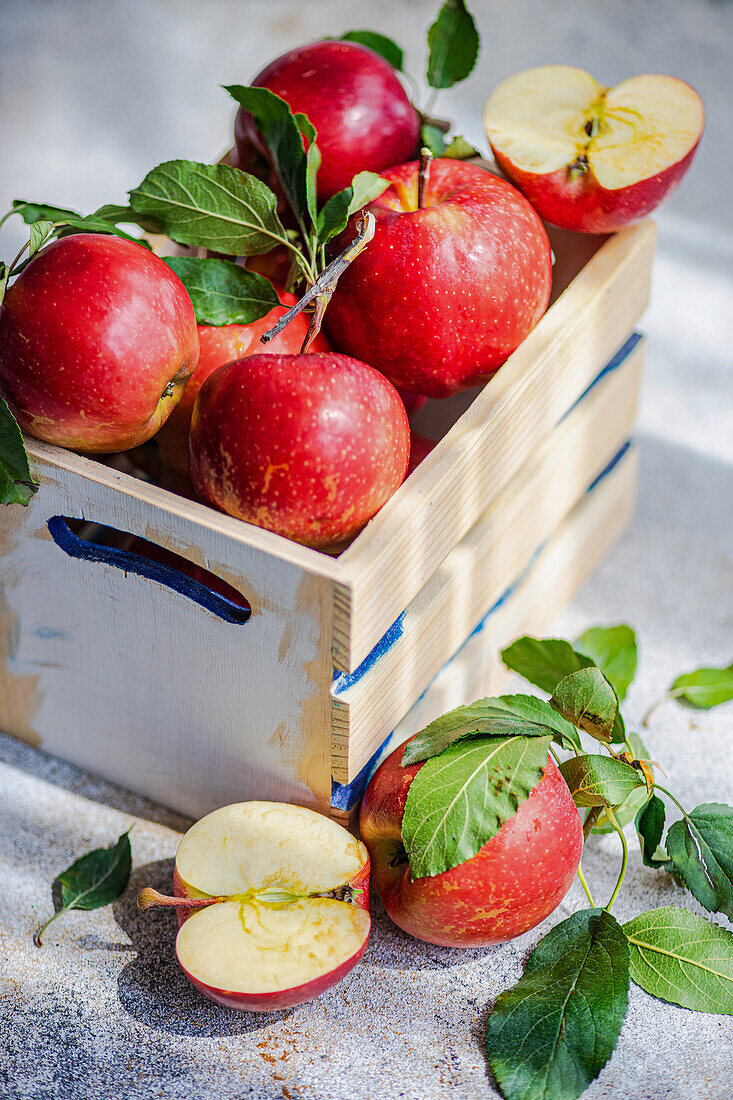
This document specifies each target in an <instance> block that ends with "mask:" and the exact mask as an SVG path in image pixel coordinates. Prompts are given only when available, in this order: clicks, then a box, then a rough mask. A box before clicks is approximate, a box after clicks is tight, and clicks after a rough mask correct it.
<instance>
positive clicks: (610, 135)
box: [484, 65, 705, 233]
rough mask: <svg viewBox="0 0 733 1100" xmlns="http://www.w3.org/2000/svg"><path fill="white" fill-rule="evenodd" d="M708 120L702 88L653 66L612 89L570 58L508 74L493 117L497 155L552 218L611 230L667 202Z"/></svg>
mask: <svg viewBox="0 0 733 1100" xmlns="http://www.w3.org/2000/svg"><path fill="white" fill-rule="evenodd" d="M704 124H705V111H704V108H703V104H702V100H701V99H700V97H699V95H698V94H697V92H696V91H695V90H694V88H691V87H690V85H689V84H685V82H684V81H683V80H678V79H677V78H676V77H673V76H663V75H660V74H658V73H646V74H644V75H642V76H633V77H631V78H630V79H629V80H624V81H623V82H622V83H621V84H617V85H616V87H615V88H604V87H603V86H602V85H600V84H598V82H597V81H595V80H594V79H593V77H592V76H591V75H590V73H587V72H585V71H584V70H583V69H576V68H573V67H572V66H570V65H545V66H542V67H541V68H537V69H528V70H526V71H525V72H522V73H517V75H516V76H512V77H510V78H509V79H508V80H505V81H504V82H503V83H502V84H500V85H499V87H498V88H496V90H495V91H494V92H493V93H492V94H491V95H490V96H489V99H488V100H487V102H486V107H485V109H484V125H485V127H486V134H487V137H488V139H489V141H490V143H491V148H492V150H493V152H494V156H495V158H496V162H497V164H498V165H499V167H500V168H501V170H502V171H503V172H504V174H505V175H506V176H507V178H508V179H510V180H511V181H512V183H513V184H515V185H516V186H517V187H518V188H519V189H520V191H522V193H523V194H524V195H526V196H527V198H528V199H529V201H530V202H531V203H532V205H533V206H534V207H535V209H536V210H537V211H538V213H539V214H540V215H541V216H542V217H543V218H544V219H545V220H546V221H548V222H552V223H553V225H557V226H559V227H560V228H561V229H573V230H576V231H578V232H581V233H610V232H612V231H613V230H615V229H621V228H622V227H623V226H625V225H630V224H631V223H632V222H635V221H639V219H641V218H644V217H646V216H647V214H650V213H651V212H652V210H655V209H656V207H657V206H659V204H660V202H661V201H662V199H664V198H665V197H666V196H667V195H668V194H670V192H671V191H673V190H674V188H675V187H676V186H677V184H678V183H679V182H680V180H681V179H682V177H683V176H684V174H685V172H686V171H687V169H688V168H689V167H690V164H691V163H692V158H693V156H694V155H695V150H696V149H697V145H698V142H699V141H700V138H701V136H702V131H703V126H704Z"/></svg>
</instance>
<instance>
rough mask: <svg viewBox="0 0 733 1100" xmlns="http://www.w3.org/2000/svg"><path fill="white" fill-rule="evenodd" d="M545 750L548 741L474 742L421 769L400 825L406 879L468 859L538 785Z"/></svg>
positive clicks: (457, 746) (459, 744) (457, 745)
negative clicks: (406, 861)
mask: <svg viewBox="0 0 733 1100" xmlns="http://www.w3.org/2000/svg"><path fill="white" fill-rule="evenodd" d="M549 744H550V738H549V737H501V738H499V737H477V738H471V739H470V740H468V741H459V742H457V743H455V744H452V745H450V746H449V747H448V748H447V749H446V750H445V751H444V752H443V753H441V755H440V756H436V757H433V758H432V759H430V760H428V761H427V762H426V763H425V764H423V766H422V768H421V769H420V771H419V772H418V773H417V775H416V776H415V778H414V779H413V781H412V783H411V784H410V789H409V791H408V792H407V801H406V803H405V813H404V817H403V819H402V840H403V843H404V845H405V848H406V850H407V854H408V856H409V859H410V868H411V871H412V877H413V878H427V877H431V876H433V875H439V874H441V872H442V871H448V870H450V868H451V867H456V866H457V865H458V864H459V863H465V862H466V860H468V859H472V858H473V856H475V855H476V853H477V852H478V851H479V849H480V848H482V847H483V845H484V844H486V842H487V841H488V840H491V838H492V836H494V835H495V834H496V833H498V831H499V829H500V828H501V826H502V825H503V824H504V822H505V821H506V820H508V818H510V817H512V816H513V815H514V814H515V813H516V810H517V807H518V806H519V804H520V802H522V801H523V800H524V799H525V798H527V797H528V796H529V794H530V793H531V791H532V790H533V789H534V788H535V787H536V786H537V784H538V783H539V782H540V780H541V779H542V776H543V774H544V769H545V767H546V765H547V750H548V746H549Z"/></svg>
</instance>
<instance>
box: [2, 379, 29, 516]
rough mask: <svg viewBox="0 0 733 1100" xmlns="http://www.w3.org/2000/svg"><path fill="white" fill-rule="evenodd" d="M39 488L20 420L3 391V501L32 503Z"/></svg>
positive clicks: (6, 502) (5, 502)
mask: <svg viewBox="0 0 733 1100" xmlns="http://www.w3.org/2000/svg"><path fill="white" fill-rule="evenodd" d="M37 490H38V483H37V482H36V481H34V480H33V477H32V475H31V471H30V466H29V465H28V455H27V454H26V449H25V443H24V442H23V436H22V435H21V431H20V428H19V427H18V422H17V421H16V419H15V417H14V416H13V414H12V413H11V411H10V409H9V408H8V405H7V402H6V401H5V399H4V398H3V396H2V395H1V394H0V504H24V505H25V504H29V503H30V499H31V497H32V496H33V494H34V493H35V492H37Z"/></svg>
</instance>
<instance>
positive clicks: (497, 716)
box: [402, 695, 579, 767]
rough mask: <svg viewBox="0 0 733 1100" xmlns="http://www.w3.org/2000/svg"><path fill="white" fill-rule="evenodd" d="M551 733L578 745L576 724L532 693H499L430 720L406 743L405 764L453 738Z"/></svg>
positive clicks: (429, 754)
mask: <svg viewBox="0 0 733 1100" xmlns="http://www.w3.org/2000/svg"><path fill="white" fill-rule="evenodd" d="M487 734H488V735H490V736H497V737H507V736H510V735H511V736H514V735H516V736H520V737H548V736H550V737H552V738H553V739H554V740H555V741H557V742H558V743H559V744H561V745H564V746H565V747H572V746H573V745H578V744H579V741H578V734H577V731H576V729H575V727H574V726H572V725H571V724H570V723H569V722H567V721H566V720H565V719H564V718H563V717H562V715H560V714H558V713H557V712H556V711H554V710H553V709H552V707H551V706H550V704H549V703H547V702H545V700H544V699H537V698H536V697H535V696H533V695H500V696H498V697H496V698H487V699H477V700H476V702H474V703H470V704H469V705H468V706H463V707H456V708H455V709H454V710H451V711H449V712H448V713H447V714H443V715H441V717H440V718H436V719H435V720H434V721H433V722H430V723H429V725H427V726H426V727H425V728H424V729H423V730H420V732H419V733H417V734H416V735H415V737H413V738H411V739H410V741H408V742H407V745H406V746H405V751H404V754H403V757H402V766H403V767H408V766H409V765H410V764H417V763H419V761H421V760H429V759H430V758H431V757H433V756H439V755H440V753H442V752H444V751H445V750H446V749H447V748H448V746H449V745H452V744H453V742H454V741H459V740H462V739H464V738H466V737H474V736H479V735H481V736H486V735H487Z"/></svg>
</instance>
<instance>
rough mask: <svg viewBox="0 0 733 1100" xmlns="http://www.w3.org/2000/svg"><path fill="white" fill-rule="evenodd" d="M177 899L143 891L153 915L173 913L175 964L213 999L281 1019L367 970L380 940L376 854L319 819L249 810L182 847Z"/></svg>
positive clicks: (266, 806) (265, 808) (192, 833)
mask: <svg viewBox="0 0 733 1100" xmlns="http://www.w3.org/2000/svg"><path fill="white" fill-rule="evenodd" d="M174 893H175V897H173V898H165V897H162V896H161V895H158V894H156V893H155V891H151V890H144V891H143V892H142V894H141V895H140V898H139V899H138V903H139V904H140V905H141V907H142V908H150V907H152V906H154V905H170V906H172V907H175V908H176V910H177V912H178V917H179V923H180V928H179V931H178V936H177V938H176V955H177V957H178V962H179V963H180V965H181V968H182V969H183V971H184V973H185V974H186V976H187V977H188V978H189V979H190V981H191V982H192V983H193V984H194V985H195V986H196V988H197V989H199V990H200V991H201V992H202V993H203V994H205V996H207V997H210V998H211V999H212V1000H213V1001H217V1002H218V1003H219V1004H222V1005H225V1006H226V1007H228V1008H240V1009H246V1010H248V1011H250V1012H270V1011H274V1010H275V1009H279V1008H291V1007H292V1006H293V1005H298V1004H302V1003H303V1002H304V1001H308V1000H311V999H312V998H313V997H317V996H319V995H320V994H321V993H324V992H325V991H326V990H327V989H330V988H331V987H332V986H334V985H335V984H336V983H337V982H339V981H341V979H342V978H344V977H345V976H346V974H348V972H349V971H350V970H351V969H352V968H353V967H354V966H355V965H356V964H357V963H358V962H359V960H360V959H361V957H362V955H363V954H364V951H365V949H366V945H367V941H368V939H369V929H370V923H371V922H370V918H369V912H368V899H369V856H368V854H367V850H366V848H365V847H364V845H363V844H361V843H360V842H359V841H357V840H355V839H354V837H353V836H352V835H351V834H350V833H348V832H347V831H346V829H344V828H342V827H341V826H340V825H338V824H337V823H336V822H334V821H331V820H329V819H328V818H326V817H323V816H321V815H320V814H317V813H315V812H314V811H313V810H307V809H304V808H302V807H299V806H290V805H286V804H284V803H280V802H240V803H237V804H235V805H232V806H224V807H223V808H222V809H220V810H215V811H214V812H213V813H210V814H208V816H207V817H204V818H202V820H201V821H199V822H197V823H196V824H195V825H194V826H193V827H192V828H191V829H189V831H188V832H187V833H186V835H185V836H184V837H183V839H182V840H181V843H180V844H179V846H178V852H177V854H176V866H175V873H174Z"/></svg>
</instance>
